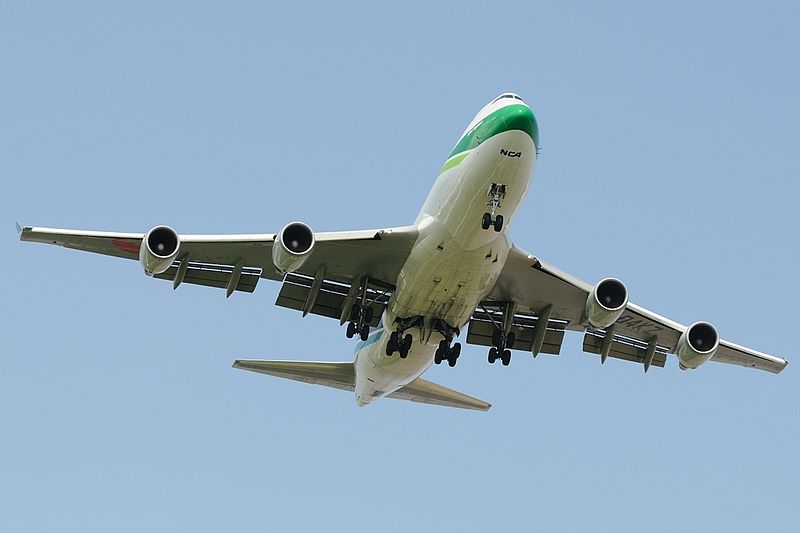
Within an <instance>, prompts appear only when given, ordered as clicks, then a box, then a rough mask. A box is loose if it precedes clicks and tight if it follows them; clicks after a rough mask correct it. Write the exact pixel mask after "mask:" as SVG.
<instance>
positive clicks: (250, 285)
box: [153, 261, 261, 292]
mask: <svg viewBox="0 0 800 533" xmlns="http://www.w3.org/2000/svg"><path fill="white" fill-rule="evenodd" d="M179 265H180V262H177V261H176V262H175V263H174V264H173V265H172V266H171V267H169V269H167V270H166V271H165V272H163V273H161V274H156V275H155V276H153V277H154V278H157V279H166V280H170V281H174V280H175V277H176V276H177V275H178V268H179ZM233 270H234V267H232V266H228V265H210V264H206V263H189V264H188V266H187V268H186V274H185V275H184V277H183V280H182V281H181V283H190V284H192V285H203V286H205V287H215V288H218V289H225V288H227V287H228V283H229V282H230V279H231V275H232V274H233ZM260 274H261V269H260V268H243V269H242V272H241V274H240V275H239V281H238V283H237V284H236V287H234V290H236V291H241V292H253V291H255V290H256V285H258V280H259V279H260Z"/></svg>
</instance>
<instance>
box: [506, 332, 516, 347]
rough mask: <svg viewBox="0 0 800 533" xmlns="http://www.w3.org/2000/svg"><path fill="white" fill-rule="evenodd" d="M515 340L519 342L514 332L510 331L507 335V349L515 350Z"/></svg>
mask: <svg viewBox="0 0 800 533" xmlns="http://www.w3.org/2000/svg"><path fill="white" fill-rule="evenodd" d="M515 340H517V336H516V335H515V334H514V332H513V331H509V332H508V335H506V348H513V347H514V341H515Z"/></svg>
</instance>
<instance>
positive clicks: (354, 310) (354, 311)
mask: <svg viewBox="0 0 800 533" xmlns="http://www.w3.org/2000/svg"><path fill="white" fill-rule="evenodd" d="M359 313H361V306H360V305H358V304H353V307H351V308H350V321H351V322H356V321H358V315H359Z"/></svg>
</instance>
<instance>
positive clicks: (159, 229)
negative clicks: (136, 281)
mask: <svg viewBox="0 0 800 533" xmlns="http://www.w3.org/2000/svg"><path fill="white" fill-rule="evenodd" d="M180 247H181V240H180V238H179V237H178V234H177V233H175V230H174V229H172V228H170V227H169V226H156V227H155V228H153V229H151V230H150V231H148V232H147V234H146V235H145V236H144V239H142V245H141V246H140V247H139V261H140V262H141V263H142V266H143V267H144V272H145V274H147V275H148V276H152V275H154V274H161V273H162V272H165V271H166V270H167V269H168V268H169V267H170V266H172V262H173V261H175V258H176V257H178V250H179V249H180Z"/></svg>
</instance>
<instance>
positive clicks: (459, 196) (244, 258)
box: [17, 93, 788, 411]
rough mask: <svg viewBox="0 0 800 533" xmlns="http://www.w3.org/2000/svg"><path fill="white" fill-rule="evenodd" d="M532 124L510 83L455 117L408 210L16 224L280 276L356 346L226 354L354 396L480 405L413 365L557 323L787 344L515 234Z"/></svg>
mask: <svg viewBox="0 0 800 533" xmlns="http://www.w3.org/2000/svg"><path fill="white" fill-rule="evenodd" d="M539 149H540V142H539V127H538V124H537V121H536V118H535V116H534V113H533V110H532V109H531V107H530V106H529V105H528V104H526V103H525V102H524V101H523V99H522V98H520V96H519V95H517V94H514V93H503V94H501V95H500V96H498V97H497V98H494V99H493V100H492V101H491V102H489V103H488V104H487V105H485V106H484V107H483V108H482V109H481V110H480V111H479V112H478V114H477V115H475V117H474V118H473V119H472V121H471V122H470V123H469V125H468V126H467V128H466V130H465V131H464V133H463V134H462V135H461V137H460V138H459V140H458V142H457V143H456V145H455V147H454V148H453V150H452V151H451V152H450V156H449V157H448V158H447V160H446V161H445V162H444V164H443V165H442V167H441V170H440V171H439V174H438V177H437V179H436V181H435V183H434V185H433V189H432V190H431V192H430V194H429V195H428V197H427V199H426V200H425V202H424V204H423V205H422V209H421V210H420V212H419V214H418V216H417V218H416V220H415V221H414V223H413V224H412V225H409V226H403V227H393V228H384V229H375V230H357V231H341V232H321V233H316V232H314V231H312V230H311V228H310V227H309V226H308V225H307V224H304V223H302V222H291V223H289V224H287V225H286V226H284V227H283V229H281V230H280V231H279V232H278V233H277V234H273V233H268V234H243V235H179V234H178V233H176V232H175V230H173V229H172V228H170V227H168V226H156V227H154V228H152V229H151V230H150V231H148V232H147V233H144V234H142V233H112V232H96V231H76V230H67V229H51V228H39V227H25V228H20V227H19V225H18V226H17V230H18V232H19V235H20V239H21V240H22V241H32V242H40V243H46V244H56V245H60V246H64V247H67V248H73V249H78V250H84V251H88V252H94V253H99V254H104V255H110V256H116V257H121V258H125V259H133V260H136V259H138V260H139V261H140V262H141V264H142V267H143V268H144V271H145V273H146V274H147V275H148V276H152V277H154V278H158V279H166V280H171V281H172V284H173V288H177V287H178V286H180V285H181V284H182V283H190V284H198V285H204V286H210V287H217V288H222V289H225V291H226V295H227V296H228V297H230V296H231V294H232V293H233V292H235V291H241V292H253V291H254V290H255V288H256V284H257V283H258V281H259V279H262V278H264V279H270V280H274V281H278V282H281V283H282V286H281V289H280V292H279V295H278V299H277V301H276V305H278V306H282V307H287V308H290V309H295V310H297V311H300V312H301V313H302V316H303V317H305V316H306V315H308V314H316V315H321V316H325V317H329V318H332V319H334V320H338V321H339V324H340V325H341V326H344V325H345V324H346V330H345V331H346V336H347V337H348V338H353V337H358V340H357V345H356V350H355V359H354V360H353V361H352V362H315V361H270V360H237V361H235V362H234V364H233V366H234V367H235V368H240V369H244V370H250V371H253V372H258V373H262V374H268V375H272V376H277V377H281V378H287V379H291V380H295V381H300V382H305V383H312V384H318V385H324V386H328V387H333V388H337V389H343V390H347V391H351V392H354V393H355V399H356V402H357V404H358V405H359V406H364V405H367V404H369V403H371V402H373V401H374V400H376V399H378V398H383V397H387V398H396V399H404V400H410V401H412V402H420V403H428V404H434V405H442V406H448V407H457V408H464V409H473V410H479V411H486V410H488V409H489V408H490V407H491V405H490V404H489V403H487V402H485V401H482V400H479V399H477V398H474V397H471V396H468V395H466V394H463V393H461V392H458V391H455V390H451V389H448V388H446V387H444V386H442V385H438V384H435V383H432V382H430V381H428V380H425V379H423V378H422V377H420V376H421V375H422V374H423V372H425V370H427V369H428V368H429V367H430V366H431V364H437V365H438V364H441V363H443V362H447V364H448V365H449V366H451V367H453V366H455V365H456V363H457V361H458V359H459V356H460V354H461V343H460V342H455V339H456V338H459V337H460V335H461V333H462V332H463V331H464V329H465V328H466V330H467V332H466V338H465V342H466V343H467V344H473V345H480V346H485V347H488V348H489V349H488V361H489V363H495V362H500V363H501V364H502V365H505V366H508V365H509V363H510V362H511V354H512V349H513V350H518V351H525V352H529V353H531V354H532V355H533V357H536V356H537V355H539V354H542V353H544V354H554V355H557V354H559V353H560V350H561V343H562V339H563V338H564V334H565V332H566V331H578V332H582V333H584V340H583V350H584V351H585V352H587V353H591V354H597V355H599V356H600V362H601V363H605V362H606V359H607V358H608V357H613V358H618V359H623V360H627V361H633V362H637V363H639V364H641V365H643V368H644V371H645V372H647V371H648V369H649V368H650V367H651V366H657V367H663V366H664V365H665V363H666V360H667V357H668V355H670V354H676V355H677V359H678V364H679V367H680V368H681V369H683V370H688V369H695V368H697V367H699V366H701V365H703V364H704V363H705V362H707V361H716V362H719V363H728V364H734V365H741V366H745V367H751V368H756V369H760V370H766V371H768V372H773V373H776V374H777V373H779V372H780V371H781V370H783V369H784V368H785V367H786V365H787V364H788V361H787V360H786V359H783V358H780V357H775V356H772V355H768V354H764V353H761V352H757V351H755V350H752V349H749V348H745V347H743V346H738V345H736V344H733V343H731V342H728V341H725V340H722V339H720V336H719V334H718V332H717V330H716V328H715V327H714V326H713V325H712V324H710V323H709V322H705V321H699V322H695V323H693V324H691V325H689V326H684V325H682V324H679V323H677V322H674V321H672V320H669V319H668V318H665V317H662V316H659V315H657V314H655V313H653V312H651V311H648V310H647V309H645V308H643V307H640V306H638V305H636V304H634V303H632V302H630V301H629V295H628V289H627V287H626V286H625V284H624V283H623V282H622V281H620V280H618V279H616V278H605V279H602V280H600V281H599V282H597V283H596V284H594V285H591V284H589V283H587V282H585V281H582V280H580V279H578V278H576V277H574V276H572V275H570V274H568V273H566V272H563V271H561V270H559V269H558V268H556V267H555V266H553V265H550V264H548V263H545V262H544V261H542V260H541V259H539V258H538V257H536V256H534V255H533V254H531V253H528V252H526V251H524V250H523V249H521V248H519V247H517V246H516V245H514V244H513V243H512V242H511V241H510V239H509V237H508V228H509V226H510V225H511V224H510V223H511V221H512V220H513V218H514V214H515V213H516V212H517V209H518V208H519V206H520V203H521V202H522V200H523V198H524V197H525V195H526V193H527V191H528V188H529V186H530V183H531V177H532V175H533V170H534V168H535V166H536V162H537V159H538V156H539Z"/></svg>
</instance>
